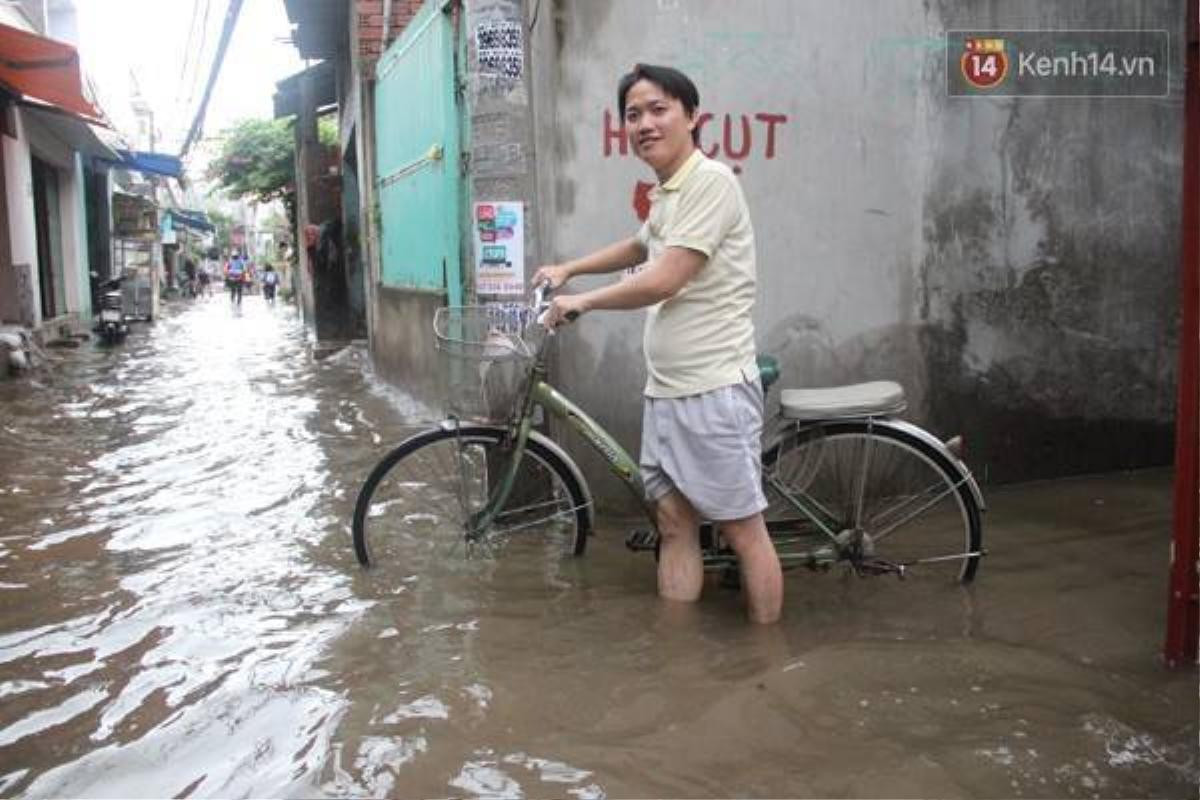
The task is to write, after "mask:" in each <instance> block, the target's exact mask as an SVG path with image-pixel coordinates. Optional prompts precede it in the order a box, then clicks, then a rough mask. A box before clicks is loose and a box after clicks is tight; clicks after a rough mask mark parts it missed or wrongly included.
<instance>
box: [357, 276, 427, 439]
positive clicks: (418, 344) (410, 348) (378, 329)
mask: <svg viewBox="0 0 1200 800" xmlns="http://www.w3.org/2000/svg"><path fill="white" fill-rule="evenodd" d="M374 303H375V304H376V307H375V309H374V315H375V319H378V320H381V321H382V324H379V325H375V326H373V327H372V328H371V332H370V347H371V354H372V356H373V362H374V366H375V369H376V370H377V371H378V372H379V374H381V375H383V376H384V377H385V378H387V379H388V380H389V381H390V382H392V383H393V384H395V385H396V386H397V387H398V388H399V389H400V390H401V391H402V392H403V393H404V394H405V395H406V396H407V397H408V398H410V399H411V400H412V401H414V404H413V405H414V407H423V408H424V409H427V411H428V413H427V414H425V416H428V417H429V418H430V419H433V418H434V417H436V416H438V411H437V410H438V409H442V408H444V406H445V401H446V383H445V370H443V368H442V367H443V362H442V360H441V358H440V357H439V353H438V351H437V347H436V342H435V340H434V336H433V326H432V325H431V324H430V320H432V319H433V315H434V313H435V312H436V311H437V309H439V308H441V307H442V306H444V305H445V304H446V298H445V295H443V294H442V293H440V292H419V291H414V290H408V289H394V288H391V287H388V286H383V285H377V286H376V287H375V292H374Z"/></svg>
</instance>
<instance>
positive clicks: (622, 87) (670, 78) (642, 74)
mask: <svg viewBox="0 0 1200 800" xmlns="http://www.w3.org/2000/svg"><path fill="white" fill-rule="evenodd" d="M638 81H650V83H653V84H654V85H655V86H657V87H658V88H660V89H662V90H663V94H665V95H667V97H673V98H675V99H676V100H678V101H679V102H680V103H682V104H683V110H684V112H686V113H687V115H688V116H689V117H691V116H692V115H693V114H695V113H696V106H698V105H700V92H699V90H698V89H696V84H694V83H692V79H691V78H689V77H688V76H687V75H684V74H683V73H682V72H680V71H679V70H677V69H675V68H674V67H660V66H656V65H654V64H635V65H634V66H633V69H632V70H631V71H630V72H627V73H626V74H624V75H622V76H621V80H620V82H618V83H617V108H618V110H619V111H620V113H621V120H622V122H623V121H624V120H625V96H626V95H628V94H629V90H630V88H631V87H632V86H633V85H634V84H635V83H637V82H638ZM692 142H694V143H695V144H697V145H698V144H700V129H699V127H696V128H693V129H692Z"/></svg>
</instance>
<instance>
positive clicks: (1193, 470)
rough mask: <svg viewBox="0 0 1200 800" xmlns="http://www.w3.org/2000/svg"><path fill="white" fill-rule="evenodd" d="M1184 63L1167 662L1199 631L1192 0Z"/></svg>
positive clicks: (1188, 659) (1188, 656)
mask: <svg viewBox="0 0 1200 800" xmlns="http://www.w3.org/2000/svg"><path fill="white" fill-rule="evenodd" d="M1187 15H1188V18H1187V34H1186V43H1187V54H1186V57H1185V58H1186V62H1185V67H1184V72H1185V79H1184V104H1183V107H1184V112H1183V116H1184V123H1183V226H1182V229H1183V230H1182V232H1183V247H1182V248H1181V251H1182V252H1181V255H1180V264H1179V267H1180V277H1179V283H1180V285H1179V289H1180V298H1181V299H1180V303H1181V305H1182V312H1183V313H1182V314H1181V322H1180V336H1179V390H1178V404H1177V406H1176V411H1175V525H1174V534H1173V538H1172V542H1171V577H1170V581H1171V582H1170V594H1169V596H1168V600H1167V636H1166V644H1165V646H1164V647H1163V655H1164V656H1165V657H1166V662H1167V664H1168V665H1169V666H1172V667H1176V666H1184V665H1189V664H1194V663H1195V662H1196V656H1197V644H1198V642H1197V637H1198V636H1200V619H1198V614H1200V607H1198V605H1197V588H1198V587H1197V563H1196V560H1197V558H1198V557H1200V456H1198V454H1197V448H1198V446H1200V444H1198V442H1197V438H1198V436H1200V431H1198V427H1197V416H1200V375H1198V372H1200V363H1198V362H1200V19H1198V16H1200V12H1198V10H1197V4H1196V3H1195V2H1190V3H1188V12H1187Z"/></svg>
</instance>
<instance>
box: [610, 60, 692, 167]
mask: <svg viewBox="0 0 1200 800" xmlns="http://www.w3.org/2000/svg"><path fill="white" fill-rule="evenodd" d="M694 127H696V119H695V117H694V116H689V115H688V114H687V112H686V111H684V109H683V103H681V102H680V101H679V100H678V99H677V98H674V97H671V96H669V95H667V94H666V93H665V92H664V91H663V90H662V89H661V88H660V87H659V86H657V85H656V84H653V83H651V82H650V81H648V80H640V81H638V82H637V83H635V84H634V85H633V86H631V87H629V91H628V92H627V93H626V95H625V131H626V134H627V135H628V136H629V141H630V144H632V145H633V152H634V153H636V154H637V157H638V158H640V159H642V161H645V162H646V163H647V164H648V165H650V167H651V168H652V169H653V170H654V171H655V172H656V173H658V175H659V177H669V176H670V172H671V171H673V170H674V169H676V168H678V167H679V166H680V165H682V163H683V161H684V160H685V159H686V158H687V156H688V155H690V154H691V151H692V129H693V128H694ZM664 173H665V174H664Z"/></svg>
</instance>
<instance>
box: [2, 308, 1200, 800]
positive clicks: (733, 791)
mask: <svg viewBox="0 0 1200 800" xmlns="http://www.w3.org/2000/svg"><path fill="white" fill-rule="evenodd" d="M313 355H314V354H313V351H312V348H311V346H310V345H309V344H308V343H307V341H306V338H305V335H304V331H303V329H302V327H301V326H300V325H299V324H298V322H297V321H296V319H295V316H294V314H293V313H292V312H291V310H290V309H287V308H286V307H284V306H279V307H277V308H274V309H268V308H266V307H264V306H263V305H262V304H261V298H257V297H248V298H247V299H246V302H245V307H244V309H243V310H242V311H241V313H240V314H235V313H234V312H233V311H232V310H231V309H230V308H229V306H228V303H227V302H226V301H225V300H224V298H220V297H218V298H214V299H212V300H205V301H197V302H196V303H195V304H194V305H192V306H187V307H182V308H181V309H180V310H178V311H176V312H175V313H172V314H168V315H167V317H166V318H165V319H163V320H161V321H159V322H158V323H157V324H155V325H154V326H152V327H148V328H137V329H135V332H134V333H133V334H132V335H131V337H130V339H129V341H127V342H126V343H125V344H124V345H123V346H119V347H116V348H111V349H108V348H104V347H102V346H99V345H92V344H88V345H85V347H84V348H82V349H81V350H79V351H74V352H70V353H67V354H64V356H63V360H62V362H61V364H60V365H59V366H58V367H57V369H55V370H54V371H52V372H40V373H37V374H35V375H33V376H32V377H29V378H25V379H22V380H19V381H15V382H9V383H6V384H2V385H0V477H2V479H3V480H2V482H0V698H2V701H3V702H2V703H0V795H3V796H17V795H21V796H35V797H49V796H71V797H85V796H104V797H112V796H120V797H166V796H179V797H182V796H192V797H232V796H362V795H368V796H385V795H390V794H394V795H401V796H405V797H419V796H430V797H438V796H479V797H519V796H570V797H576V798H581V799H583V798H601V797H628V796H686V797H725V796H797V797H801V796H819V797H834V796H839V797H881V796H887V797H932V796H944V797H1133V796H1136V797H1144V796H1168V797H1194V796H1195V795H1196V792H1197V781H1198V778H1200V761H1198V757H1197V705H1198V703H1197V691H1196V679H1195V672H1194V671H1190V670H1189V671H1184V672H1182V673H1180V672H1176V673H1172V672H1169V671H1167V670H1165V669H1164V668H1163V667H1162V666H1161V661H1160V658H1159V648H1160V645H1161V640H1162V631H1163V623H1164V616H1165V605H1166V596H1167V589H1166V564H1167V548H1168V543H1169V537H1170V519H1171V515H1170V475H1169V474H1168V473H1166V472H1148V473H1139V474H1134V475H1117V476H1105V477H1102V478H1095V479H1081V480H1073V481H1064V482H1057V483H1045V484H1038V485H1031V486H1024V487H1013V488H1003V489H991V490H987V493H988V497H989V501H990V504H991V507H992V510H991V511H990V512H989V514H988V515H987V517H986V518H985V526H986V527H985V543H986V545H987V546H988V547H989V549H990V550H991V552H992V555H990V556H989V557H988V558H987V559H986V560H985V561H984V563H983V565H982V568H981V572H980V578H979V581H978V582H977V583H976V584H975V585H974V586H973V587H971V588H969V589H962V588H958V587H952V586H941V585H939V586H930V585H927V584H926V583H925V582H923V581H921V580H919V579H918V578H914V579H912V580H909V581H906V582H899V581H897V580H895V579H894V578H877V579H872V580H860V579H857V578H853V577H849V576H845V575H840V574H836V573H831V574H823V575H816V574H809V573H789V575H788V580H787V599H786V605H785V617H784V620H783V622H782V623H781V624H779V625H777V626H774V627H772V628H766V629H762V628H754V627H751V626H749V625H747V624H746V623H745V622H744V621H743V616H742V611H741V606H740V601H739V597H738V595H737V594H736V593H735V592H733V591H730V590H728V589H722V588H720V587H718V586H716V585H713V586H710V587H709V588H708V589H707V590H706V594H705V598H704V599H703V600H702V602H701V603H699V604H698V605H696V606H694V607H680V606H671V605H667V604H664V603H662V602H660V601H659V600H658V599H656V597H655V594H654V577H653V575H654V565H653V562H652V561H651V559H650V558H649V557H647V556H645V555H644V554H639V555H634V554H631V553H628V552H627V551H625V550H624V548H623V547H622V545H621V537H622V530H621V526H620V525H619V524H617V523H614V522H610V523H609V524H608V525H606V526H605V527H604V529H602V530H601V531H600V533H599V534H598V535H597V536H596V537H594V538H593V540H592V542H591V545H590V547H589V551H588V554H587V555H586V556H585V557H584V558H583V559H582V560H581V561H579V562H577V563H568V564H564V565H562V566H561V567H559V568H556V569H553V570H548V571H544V572H536V571H530V570H518V569H512V568H510V567H509V566H507V565H505V564H504V563H503V562H499V563H494V562H480V561H472V562H459V563H450V564H447V565H446V568H445V569H441V570H438V573H437V575H436V579H435V576H433V575H431V574H430V573H429V572H425V573H424V574H422V573H421V572H416V571H412V570H406V569H405V565H394V566H395V567H396V568H395V569H389V570H379V571H375V572H367V573H364V572H363V571H361V570H360V569H359V567H358V565H357V563H356V562H355V561H354V557H353V555H352V553H351V549H350V541H349V517H350V511H351V507H352V504H353V500H354V496H355V493H356V491H357V487H358V484H359V483H360V482H361V480H362V478H363V477H364V476H365V474H366V472H367V471H368V470H369V469H370V467H371V466H372V464H373V463H374V462H375V461H376V460H377V459H378V458H379V457H380V455H381V454H382V453H383V452H384V450H385V448H386V447H387V446H388V445H389V444H391V443H393V442H395V441H398V440H399V439H400V438H402V437H403V436H404V435H405V434H406V433H407V432H408V431H409V430H410V428H409V427H407V425H408V424H410V423H412V422H413V421H414V420H416V419H418V418H421V417H424V416H427V412H425V411H423V410H421V409H418V408H416V407H414V406H413V405H412V404H410V403H406V402H405V400H404V399H403V397H402V396H400V395H398V394H394V393H392V392H390V391H388V390H387V389H385V388H384V387H383V386H382V384H380V383H379V382H377V381H375V380H374V379H372V377H371V376H370V371H369V369H367V368H366V366H365V364H366V357H365V354H364V353H363V351H362V350H361V349H359V348H355V347H351V348H348V349H346V350H344V351H342V352H340V353H338V354H336V355H333V356H330V357H328V358H321V359H317V358H314V357H313Z"/></svg>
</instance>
